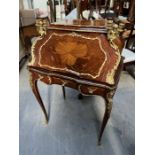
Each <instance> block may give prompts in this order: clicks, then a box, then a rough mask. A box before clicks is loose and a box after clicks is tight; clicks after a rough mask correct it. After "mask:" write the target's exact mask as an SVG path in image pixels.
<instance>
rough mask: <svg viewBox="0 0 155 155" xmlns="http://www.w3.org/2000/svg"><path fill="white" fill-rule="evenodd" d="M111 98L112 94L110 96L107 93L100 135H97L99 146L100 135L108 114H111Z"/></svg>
mask: <svg viewBox="0 0 155 155" xmlns="http://www.w3.org/2000/svg"><path fill="white" fill-rule="evenodd" d="M112 97H113V94H111V93H107V95H106V97H105V106H106V108H105V114H104V117H103V121H102V125H101V129H100V133H99V138H98V145H101V139H102V134H103V131H104V129H105V127H106V124H107V122H108V119H109V117H110V113H111V109H112Z"/></svg>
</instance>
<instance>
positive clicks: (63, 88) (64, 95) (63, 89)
mask: <svg viewBox="0 0 155 155" xmlns="http://www.w3.org/2000/svg"><path fill="white" fill-rule="evenodd" d="M62 91H63V97H64V99H66V91H65V86H62Z"/></svg>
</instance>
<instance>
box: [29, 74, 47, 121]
mask: <svg viewBox="0 0 155 155" xmlns="http://www.w3.org/2000/svg"><path fill="white" fill-rule="evenodd" d="M37 82H38V80H37V79H34V78H32V77H30V85H31V88H32V91H33V93H34V95H35V97H36V99H37V101H38V103H39V105H40V107H41V109H42V111H43V113H44V116H45V121H46V123H48V115H47V112H46V109H45V106H44V104H43V101H42V99H41V96H40V93H39V90H38V86H37Z"/></svg>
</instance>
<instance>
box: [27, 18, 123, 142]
mask: <svg viewBox="0 0 155 155" xmlns="http://www.w3.org/2000/svg"><path fill="white" fill-rule="evenodd" d="M36 26H37V30H38V32H39V33H40V37H38V38H37V39H36V40H35V42H34V43H33V45H32V50H31V60H30V62H29V64H28V70H29V72H30V84H31V88H32V91H33V93H34V95H35V96H36V99H37V100H38V102H39V104H40V106H41V108H42V110H43V113H44V115H45V118H46V121H47V122H48V115H47V112H46V110H45V107H44V104H43V102H42V99H41V96H40V94H39V91H38V87H37V81H38V80H40V81H42V82H44V83H46V84H49V85H51V84H58V85H62V86H65V87H70V88H74V89H77V90H78V91H79V92H80V93H82V94H84V95H99V96H102V97H103V98H104V99H105V105H106V108H105V114H104V117H103V122H102V125H101V130H100V133H99V138H98V142H99V144H100V142H101V137H102V133H103V131H104V128H105V126H106V124H107V121H108V118H109V117H110V113H111V109H112V98H113V96H114V94H115V91H116V88H117V84H118V81H119V77H120V72H121V69H122V57H121V51H122V48H123V45H124V43H123V40H122V39H121V32H122V29H121V24H120V25H119V26H118V25H116V24H114V22H113V21H109V22H108V21H107V20H96V21H84V20H73V21H68V20H65V21H62V22H59V23H53V24H49V25H47V23H46V22H45V21H42V20H39V21H37V23H36Z"/></svg>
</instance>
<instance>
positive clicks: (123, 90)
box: [19, 65, 135, 155]
mask: <svg viewBox="0 0 155 155" xmlns="http://www.w3.org/2000/svg"><path fill="white" fill-rule="evenodd" d="M19 76H20V81H19V83H20V88H19V90H20V92H19V95H20V98H19V108H20V111H19V116H20V118H19V121H20V126H19V132H20V147H19V151H20V155H134V154H135V122H134V121H135V120H134V118H135V83H134V82H135V81H134V79H133V78H132V77H131V76H130V75H129V74H128V73H127V72H122V74H121V79H120V82H119V86H118V89H117V92H116V94H115V96H114V102H113V109H112V113H111V117H110V119H109V122H108V124H107V126H106V130H105V132H104V134H103V138H102V145H101V146H97V136H98V132H99V127H100V124H101V120H102V117H103V115H104V100H103V99H102V98H101V97H99V96H87V97H84V98H83V99H82V100H78V98H77V95H78V92H77V91H76V90H73V89H70V88H67V89H66V94H67V98H66V100H64V99H63V94H62V89H61V87H60V86H58V85H51V86H47V85H46V84H44V83H41V82H40V83H39V89H40V93H41V96H42V98H43V100H44V102H45V106H46V108H47V109H48V113H49V115H50V120H49V123H48V125H46V124H45V123H44V117H43V114H42V112H41V109H40V107H39V104H38V103H37V101H36V99H35V97H34V95H33V94H32V91H31V89H30V86H29V80H28V71H27V69H26V65H25V66H24V67H23V69H22V70H21V71H20V75H19Z"/></svg>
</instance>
